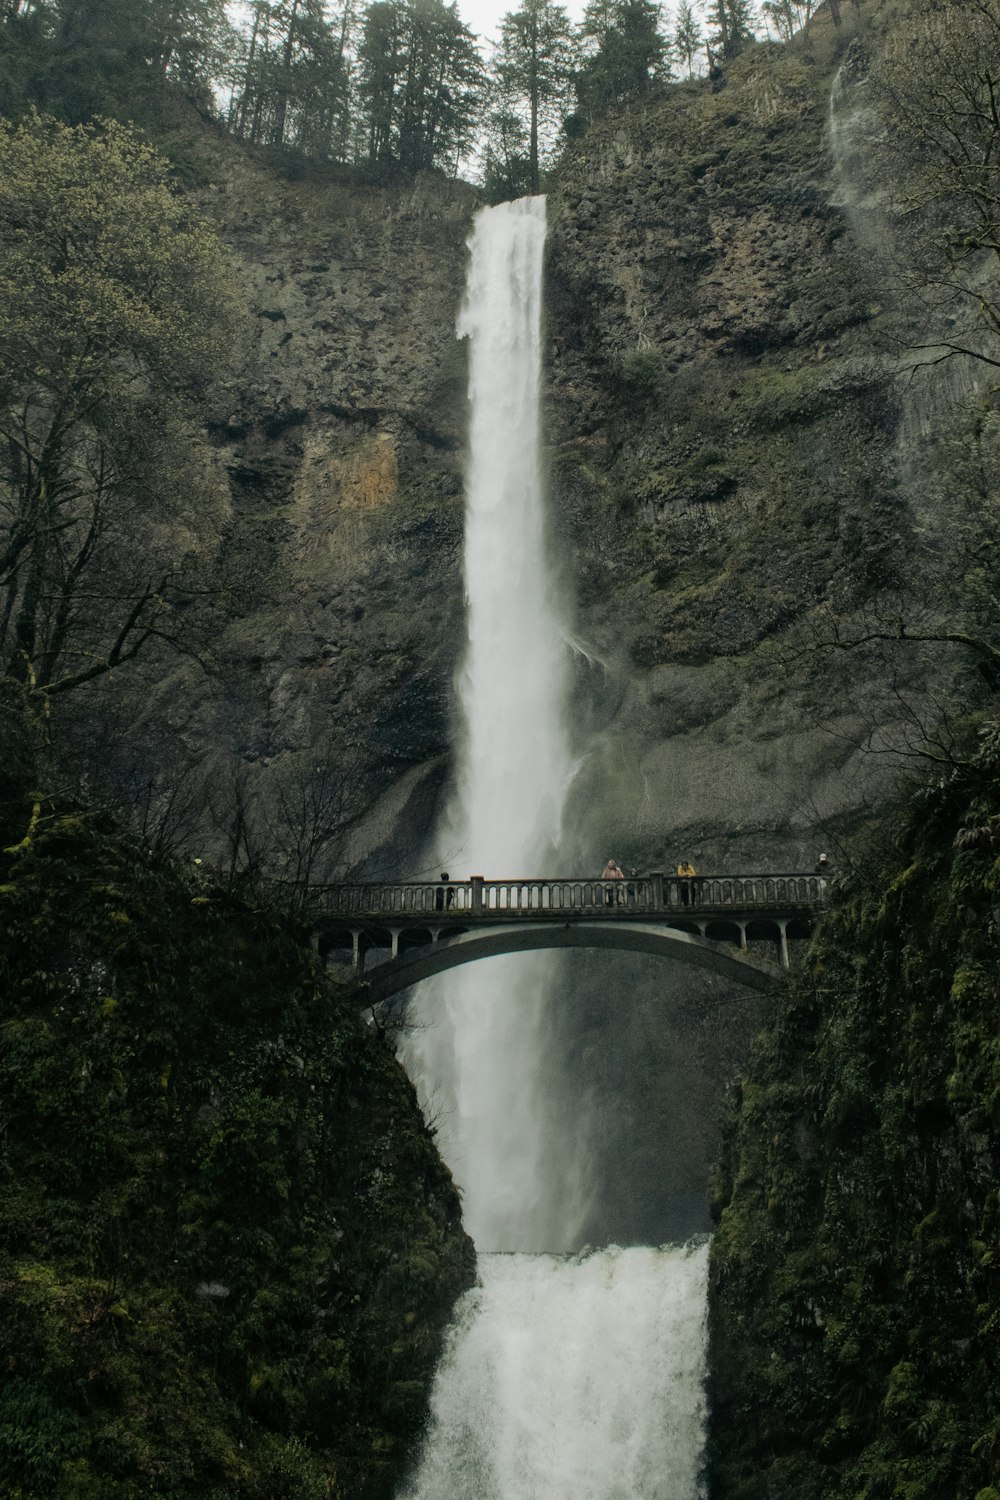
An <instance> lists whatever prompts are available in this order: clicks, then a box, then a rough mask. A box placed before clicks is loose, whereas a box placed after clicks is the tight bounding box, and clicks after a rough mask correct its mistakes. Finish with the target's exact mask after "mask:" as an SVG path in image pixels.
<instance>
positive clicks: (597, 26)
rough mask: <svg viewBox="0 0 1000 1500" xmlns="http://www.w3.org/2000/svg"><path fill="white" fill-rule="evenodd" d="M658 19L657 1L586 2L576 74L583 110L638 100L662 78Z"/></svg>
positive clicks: (663, 56)
mask: <svg viewBox="0 0 1000 1500" xmlns="http://www.w3.org/2000/svg"><path fill="white" fill-rule="evenodd" d="M659 20H660V7H659V5H658V4H657V3H656V0H590V4H589V5H588V6H587V8H586V10H585V11H584V13H583V25H582V28H581V40H582V44H583V49H584V54H585V61H584V63H583V65H582V67H581V68H580V71H579V73H578V74H577V78H576V92H577V98H578V100H579V103H580V108H581V110H582V111H583V112H584V113H585V114H587V115H589V116H591V117H593V116H595V115H599V114H602V113H603V112H604V111H605V110H606V109H609V108H610V107H611V106H612V105H616V104H621V103H623V102H624V101H625V100H626V99H634V98H639V97H641V96H642V95H643V94H646V93H648V92H649V89H650V87H651V85H652V83H653V81H654V80H655V79H656V78H657V77H660V76H662V74H663V72H664V63H665V59H666V53H667V47H666V42H665V41H664V38H663V36H662V34H661V32H660V29H659Z"/></svg>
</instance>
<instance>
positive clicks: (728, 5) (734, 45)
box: [708, 0, 757, 61]
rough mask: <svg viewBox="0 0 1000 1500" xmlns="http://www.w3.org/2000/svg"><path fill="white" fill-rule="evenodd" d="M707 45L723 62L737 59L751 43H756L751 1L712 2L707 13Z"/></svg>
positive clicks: (724, 0) (755, 21)
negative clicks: (708, 26)
mask: <svg viewBox="0 0 1000 1500" xmlns="http://www.w3.org/2000/svg"><path fill="white" fill-rule="evenodd" d="M709 24H710V26H711V27H712V30H711V31H710V32H709V37H708V40H709V45H710V47H711V48H712V51H713V52H715V53H716V54H717V55H718V56H720V57H722V58H723V59H724V60H725V61H729V60H730V59H731V58H734V57H738V56H739V54H740V53H741V52H742V51H743V50H744V48H745V47H747V46H748V45H749V44H750V43H751V42H754V41H756V36H755V27H756V24H757V18H756V16H755V15H754V11H753V0H712V7H711V11H710V13H709Z"/></svg>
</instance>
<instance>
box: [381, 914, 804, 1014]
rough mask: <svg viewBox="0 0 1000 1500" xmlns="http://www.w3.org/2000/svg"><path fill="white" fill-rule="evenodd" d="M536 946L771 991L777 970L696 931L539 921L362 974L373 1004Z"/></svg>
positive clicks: (487, 932) (462, 938)
mask: <svg viewBox="0 0 1000 1500" xmlns="http://www.w3.org/2000/svg"><path fill="white" fill-rule="evenodd" d="M540 948H614V949H617V950H618V951H619V952H627V953H647V954H651V955H652V956H653V957H655V958H673V959H677V960H679V961H680V962H681V963H687V964H693V965H694V966H695V967H697V968H701V969H708V970H710V971H711V972H712V973H715V974H722V975H724V976H725V977H726V978H727V979H731V980H733V981H734V982H735V983H737V984H742V985H747V986H748V987H749V988H750V989H755V990H770V989H772V988H773V986H774V985H775V983H776V982H777V980H778V979H779V978H780V975H781V970H780V969H779V968H778V967H777V966H774V967H772V966H770V965H767V964H765V963H763V962H760V961H755V960H752V959H750V958H748V957H747V956H746V955H745V954H744V953H741V952H740V951H739V950H733V949H732V948H729V947H723V946H721V945H720V944H719V943H717V942H711V941H709V940H708V939H706V938H703V937H700V936H699V935H697V934H696V933H691V932H682V931H681V930H680V929H679V928H677V927H673V926H669V925H668V924H666V923H662V924H660V923H657V924H655V925H654V924H651V923H648V922H644V923H639V922H624V921H621V920H620V919H619V920H616V921H613V922H599V921H595V922H586V923H583V922H580V923H569V922H539V923H533V924H531V925H530V926H529V925H525V924H521V923H513V922H512V923H504V924H503V925H495V926H491V927H488V928H482V929H476V930H473V931H471V932H468V931H467V932H460V933H455V934H452V935H448V936H442V937H441V938H439V940H438V941H437V942H435V943H433V944H431V946H430V947H421V948H416V949H407V950H404V951H403V952H401V953H400V955H399V956H398V957H396V958H393V959H389V960H387V961H386V962H385V963H381V964H378V965H377V966H376V967H375V968H373V969H371V970H370V971H369V973H368V974H366V975H365V983H366V985H367V986H368V998H369V1001H370V1003H371V1004H373V1005H378V1004H381V1002H382V1001H383V1000H388V999H390V998H391V997H392V996H393V995H398V994H400V993H401V992H402V991H403V990H406V989H409V988H410V986H411V985H414V984H419V983H420V982H421V980H424V979H431V978H433V976H434V975H435V974H443V973H445V972H447V970H449V969H454V968H458V967H459V966H460V965H462V964H468V963H478V962H479V961H480V960H481V959H484V958H496V957H499V956H500V955H502V954H505V953H528V952H534V951H537V950H538V949H540Z"/></svg>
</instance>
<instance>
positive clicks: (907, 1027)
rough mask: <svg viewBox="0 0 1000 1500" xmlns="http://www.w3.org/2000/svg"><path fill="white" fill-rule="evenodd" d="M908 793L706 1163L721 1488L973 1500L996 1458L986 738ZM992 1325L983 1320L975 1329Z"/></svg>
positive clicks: (995, 967)
mask: <svg viewBox="0 0 1000 1500" xmlns="http://www.w3.org/2000/svg"><path fill="white" fill-rule="evenodd" d="M991 743H992V741H991V737H989V736H986V737H984V745H985V748H984V749H983V750H982V751H980V752H979V754H978V755H977V756H974V757H973V759H972V762H971V763H970V764H969V765H968V766H966V767H965V768H964V769H955V770H954V771H953V772H952V773H951V774H950V775H948V776H946V777H945V778H944V779H942V780H940V781H938V782H937V783H935V784H932V785H930V786H928V787H927V788H925V789H921V790H919V791H917V792H915V793H914V794H913V796H912V800H911V802H910V804H909V806H907V807H906V808H904V810H903V811H902V813H901V814H899V815H897V818H896V823H895V826H893V827H891V828H888V829H886V830H885V834H886V837H885V838H884V839H883V847H884V848H886V849H889V850H891V851H892V852H891V853H890V854H887V855H885V856H884V857H883V860H882V864H881V867H879V868H876V867H875V865H874V862H873V861H871V859H869V862H868V864H867V865H866V866H865V879H864V882H863V883H858V884H853V883H852V882H851V881H850V880H849V879H847V878H845V880H844V881H843V882H842V884H841V886H840V889H839V892H838V894H837V897H836V900H835V903H834V906H833V909H832V911H831V913H830V915H829V918H828V920H827V922H826V924H825V926H824V929H823V931H822V932H821V933H820V934H819V935H818V937H817V939H816V941H815V943H814V946H813V950H812V952H811V954H810V958H809V962H808V965H807V968H806V971H805V972H804V973H802V974H801V975H799V976H797V977H796V978H795V979H794V980H793V981H792V982H791V983H790V984H789V986H788V988H787V991H786V992H785V993H784V994H783V995H782V996H781V997H780V998H779V1000H778V1002H777V1003H776V1006H775V1010H774V1014H773V1016H772V1018H771V1022H770V1024H769V1026H768V1028H767V1030H766V1031H765V1032H764V1033H763V1034H762V1036H761V1037H760V1039H759V1041H758V1045H757V1048H756V1051H755V1055H754V1058H753V1060H752V1063H751V1065H750V1067H749V1069H748V1073H747V1077H746V1079H745V1080H744V1082H743V1085H742V1088H741V1090H740V1095H739V1100H738V1106H737V1108H736V1110H735V1112H734V1115H733V1117H732V1119H731V1121H730V1123H729V1127H728V1131H727V1135H726V1140H725V1150H724V1154H723V1157H722V1159H721V1160H720V1163H719V1165H718V1168H717V1170H716V1173H715V1193H714V1202H715V1211H716V1212H717V1213H718V1214H719V1216H720V1217H719V1227H718V1232H717V1234H716V1237H715V1241H714V1245H713V1257H712V1276H713V1291H712V1303H711V1308H712V1311H711V1324H712V1343H713V1381H712V1397H713V1405H714V1413H715V1423H714V1438H713V1454H712V1475H713V1490H712V1493H713V1497H714V1500H734V1497H736V1496H739V1497H741V1500H764V1497H765V1496H766V1497H768V1500H801V1496H802V1495H804V1494H807V1495H813V1496H816V1497H817V1500H820V1497H821V1500H827V1497H830V1500H833V1497H866V1500H884V1497H895V1496H898V1497H907V1500H941V1497H943V1496H948V1497H949V1500H975V1497H978V1495H979V1494H980V1493H981V1492H982V1491H983V1488H984V1486H985V1487H987V1488H988V1487H989V1486H990V1485H991V1484H992V1480H993V1478H994V1477H995V1475H996V1472H997V1465H998V1461H1000V1442H998V1431H1000V1420H998V1414H997V1411H996V1407H995V1391H996V1388H997V1387H996V1372H995V1369H994V1364H995V1356H994V1346H993V1343H992V1338H993V1333H992V1330H993V1329H995V1327H996V1325H997V1322H998V1315H997V1308H998V1307H1000V1266H998V1258H1000V1250H998V1245H1000V1239H998V1231H1000V1211H998V1203H997V1192H996V1187H995V1181H996V1177H997V1175H998V1172H1000V1093H998V1090H997V1077H998V1056H997V1036H996V1016H997V1013H998V1006H1000V984H998V973H1000V934H998V930H997V924H996V921H995V917H994V915H993V902H992V895H991V893H990V890H989V886H988V883H989V879H990V872H991V868H992V854H991V852H990V846H989V844H988V842H987V843H985V844H984V846H983V848H981V849H979V850H976V851H971V850H968V849H962V848H959V849H956V848H955V846H954V841H955V835H956V833H957V831H958V829H959V828H962V827H972V826H979V825H980V824H982V823H984V822H985V820H986V819H987V818H988V817H990V816H994V815H995V814H996V812H997V811H998V810H1000V757H997V755H996V752H995V750H993V749H991V748H990V746H991ZM987 1329H989V1330H991V1332H990V1333H987V1331H986V1330H987Z"/></svg>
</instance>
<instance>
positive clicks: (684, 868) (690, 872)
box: [677, 859, 698, 906]
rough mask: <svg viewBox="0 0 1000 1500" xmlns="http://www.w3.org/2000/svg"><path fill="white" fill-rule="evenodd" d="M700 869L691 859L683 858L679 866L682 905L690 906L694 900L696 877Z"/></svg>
mask: <svg viewBox="0 0 1000 1500" xmlns="http://www.w3.org/2000/svg"><path fill="white" fill-rule="evenodd" d="M697 873H698V871H697V870H696V869H695V867H694V865H693V864H692V863H691V861H690V860H689V859H682V860H681V862H680V864H679V865H678V866H677V879H678V880H679V881H680V892H681V905H682V906H690V905H691V902H692V901H693V900H694V896H695V889H694V878H695V876H696V875H697Z"/></svg>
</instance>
